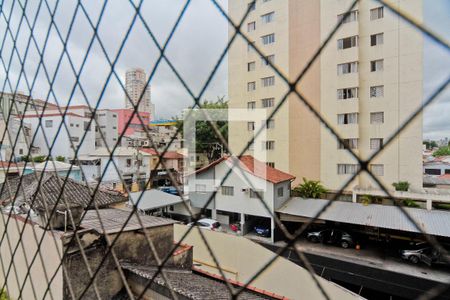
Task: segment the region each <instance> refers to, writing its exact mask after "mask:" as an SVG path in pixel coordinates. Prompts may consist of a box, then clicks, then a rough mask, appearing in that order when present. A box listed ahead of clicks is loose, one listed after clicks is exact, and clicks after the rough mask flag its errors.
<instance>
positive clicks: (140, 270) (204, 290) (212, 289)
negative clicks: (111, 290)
mask: <svg viewBox="0 0 450 300" xmlns="http://www.w3.org/2000/svg"><path fill="white" fill-rule="evenodd" d="M122 268H123V269H125V270H128V271H129V272H131V273H133V274H135V275H137V276H140V277H143V278H146V279H149V280H150V279H151V278H153V276H154V275H155V273H156V271H157V270H158V268H157V267H152V266H141V265H137V264H130V263H123V264H122ZM164 271H165V274H166V275H167V279H168V281H169V283H170V286H171V287H172V288H173V290H174V291H175V292H176V293H177V294H179V295H182V296H184V297H186V298H187V299H231V297H230V292H229V291H228V288H227V286H226V285H225V283H224V282H222V281H218V280H214V279H210V278H208V277H205V276H202V275H200V274H197V273H193V272H191V271H189V270H181V269H169V268H164ZM154 283H155V284H157V285H159V286H162V287H167V283H166V281H165V280H164V278H163V277H162V276H161V275H159V274H158V276H156V278H155V281H154ZM238 299H241V300H245V299H272V298H271V297H268V296H264V295H261V294H257V293H253V292H250V291H244V292H242V293H241V294H240V296H239V297H238Z"/></svg>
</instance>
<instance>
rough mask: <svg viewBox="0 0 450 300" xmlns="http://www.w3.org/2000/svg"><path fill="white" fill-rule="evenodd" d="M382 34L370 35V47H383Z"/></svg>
mask: <svg viewBox="0 0 450 300" xmlns="http://www.w3.org/2000/svg"><path fill="white" fill-rule="evenodd" d="M383 36H384V35H383V33H377V34H372V35H371V36H370V46H378V45H383V39H384V37H383Z"/></svg>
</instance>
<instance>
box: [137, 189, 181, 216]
mask: <svg viewBox="0 0 450 300" xmlns="http://www.w3.org/2000/svg"><path fill="white" fill-rule="evenodd" d="M141 194H142V197H141ZM139 197H141V199H140V200H139ZM186 201H187V200H186ZM182 202H183V199H182V198H181V197H180V196H175V195H172V194H169V193H166V192H163V191H159V190H145V191H142V192H134V193H130V194H129V204H130V205H131V204H134V205H136V203H137V208H138V209H140V210H144V211H145V210H152V209H158V208H162V207H166V206H170V205H175V204H179V203H182Z"/></svg>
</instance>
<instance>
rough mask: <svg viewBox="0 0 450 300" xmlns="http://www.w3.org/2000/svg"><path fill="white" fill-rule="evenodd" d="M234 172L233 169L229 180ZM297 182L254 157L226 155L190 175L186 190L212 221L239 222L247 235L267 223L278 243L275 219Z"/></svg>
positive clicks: (192, 201) (192, 200)
mask: <svg viewBox="0 0 450 300" xmlns="http://www.w3.org/2000/svg"><path fill="white" fill-rule="evenodd" d="M230 169H233V170H232V172H231V173H230V175H229V176H228V177H227V178H226V179H225V176H226V174H227V173H228V172H229V171H230ZM294 179H295V177H294V176H292V175H290V174H288V173H285V172H282V171H280V170H278V169H275V168H272V167H270V166H268V165H267V164H266V163H264V162H261V161H259V160H257V159H255V158H253V157H252V156H250V155H245V156H241V157H240V158H236V157H231V156H224V157H222V158H220V159H218V160H216V161H214V162H212V163H211V164H209V165H207V166H206V167H204V168H201V169H199V170H197V171H196V172H194V173H193V174H190V175H188V176H187V180H186V181H185V191H188V193H189V200H190V201H191V205H192V206H193V207H197V208H204V207H205V208H206V209H207V212H208V214H209V215H210V216H211V217H212V218H214V219H217V220H219V221H220V222H221V223H225V224H230V223H234V222H239V223H240V225H241V229H242V230H241V231H242V233H243V234H246V233H248V232H250V231H252V229H253V226H254V225H255V224H264V226H267V227H268V228H270V233H271V234H270V236H271V240H272V241H274V240H275V239H276V237H275V236H274V233H275V222H274V219H273V216H274V214H275V210H276V209H278V208H279V207H280V206H281V205H283V203H284V202H285V201H286V200H288V199H289V197H290V191H291V182H292V181H293V180H294ZM223 180H225V181H224V182H222V181H223ZM214 192H217V193H216V194H215V195H214V194H213V193H214ZM211 197H212V198H211ZM260 198H261V199H260ZM208 201H209V202H208Z"/></svg>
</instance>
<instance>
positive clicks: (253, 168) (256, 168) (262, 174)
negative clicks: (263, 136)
mask: <svg viewBox="0 0 450 300" xmlns="http://www.w3.org/2000/svg"><path fill="white" fill-rule="evenodd" d="M232 159H233V158H232V157H230V156H224V157H222V158H219V159H218V160H216V161H213V162H212V163H210V164H209V165H207V166H205V167H203V168H201V169H199V170H197V171H196V172H195V173H201V172H203V171H206V170H208V169H210V168H212V167H214V166H215V165H217V164H219V163H221V162H222V161H224V160H227V161H230V163H231V164H232V163H233V162H232ZM239 162H240V164H239V165H240V167H241V168H242V169H243V170H244V171H246V172H248V173H250V174H252V175H254V176H256V177H259V178H262V179H265V180H267V181H269V182H272V183H280V182H284V181H289V180H294V179H295V176H293V175H291V174H288V173H285V172H283V171H280V170H278V169H275V168H272V167H270V166H268V165H267V164H266V163H264V162H262V161H259V160H257V159H255V158H254V157H253V156H251V155H243V156H241V157H240V158H239Z"/></svg>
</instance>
